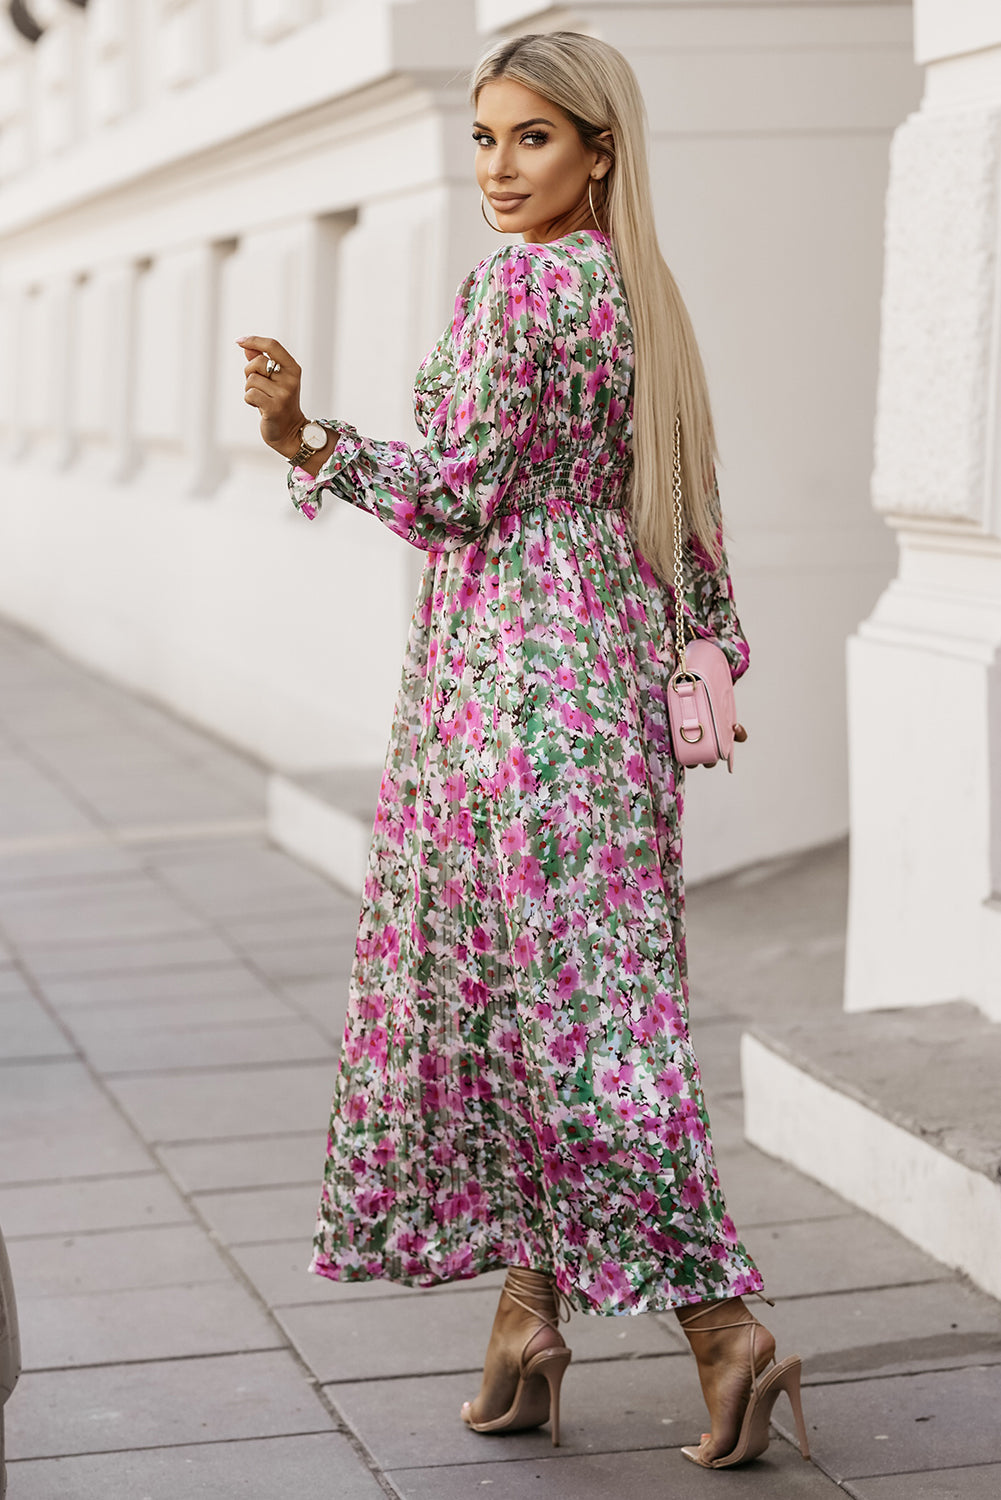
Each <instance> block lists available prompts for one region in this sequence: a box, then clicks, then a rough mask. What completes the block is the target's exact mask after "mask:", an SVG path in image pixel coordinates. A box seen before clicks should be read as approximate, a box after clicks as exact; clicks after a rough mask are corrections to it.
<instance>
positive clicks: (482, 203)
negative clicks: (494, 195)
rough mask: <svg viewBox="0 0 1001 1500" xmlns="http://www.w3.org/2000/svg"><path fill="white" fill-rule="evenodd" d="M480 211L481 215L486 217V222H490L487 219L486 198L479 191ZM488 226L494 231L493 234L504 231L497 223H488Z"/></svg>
mask: <svg viewBox="0 0 1001 1500" xmlns="http://www.w3.org/2000/svg"><path fill="white" fill-rule="evenodd" d="M480 213H481V214H482V215H483V217H484V219H486V221H487V223H488V224H490V220H489V219H487V210H486V200H485V198H484V197H483V193H482V192H481V193H480ZM490 228H491V229H492V230H493V231H494V233H495V234H503V233H504V231H503V229H502V228H501V227H500V225H499V224H490Z"/></svg>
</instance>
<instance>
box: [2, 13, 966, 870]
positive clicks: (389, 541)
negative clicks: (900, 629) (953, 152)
mask: <svg viewBox="0 0 1001 1500" xmlns="http://www.w3.org/2000/svg"><path fill="white" fill-rule="evenodd" d="M964 3H965V0H964ZM24 9H26V10H27V11H28V12H30V14H31V15H32V16H33V17H34V18H35V19H36V20H37V23H38V26H39V28H41V29H42V34H41V36H40V37H39V39H38V40H37V41H35V42H33V43H32V42H29V41H28V40H27V39H26V38H25V37H23V36H21V35H19V34H18V33H17V31H16V30H15V27H14V26H13V25H12V24H11V23H10V21H9V20H8V18H7V16H6V14H3V13H2V12H0V329H2V336H3V337H2V348H3V351H4V355H3V358H2V360H0V382H2V391H0V612H2V613H3V614H5V615H6V616H8V617H10V618H12V619H14V620H17V621H19V622H22V623H23V624H24V625H26V626H28V627H30V628H32V629H34V630H37V631H39V632H40V633H41V634H43V635H44V636H45V637H47V638H48V639H50V640H52V641H53V642H55V643H56V644H57V645H58V646H59V647H60V648H62V649H64V650H66V651H68V652H70V653H71V654H73V655H74V656H76V657H77V658H79V659H81V660H83V661H84V662H86V663H88V664H90V665H92V666H94V667H96V668H97V669H99V670H100V671H102V672H105V673H107V674H109V675H110V676H112V677H113V678H115V679H116V680H118V681H120V682H123V683H126V684H129V685H133V686H135V687H137V688H139V689H141V690H142V691H143V692H146V693H148V694H150V695H152V696H153V697H155V698H156V699H158V700H160V701H162V702H165V703H167V704H169V705H170V706H172V707H173V708H175V709H176V710H177V711H179V712H180V713H182V714H184V715H186V716H188V717H189V718H191V719H192V720H194V721H196V722H198V723H200V724H202V725H205V726H207V727H209V728H210V729H212V730H214V731H216V732H217V733H218V734H220V735H221V736H223V737H225V738H226V739H228V740H230V741H232V742H234V743H235V744H238V745H240V746H242V747H244V748H246V749H247V750H249V751H251V752H252V753H254V754H255V755H257V756H259V757H260V758H262V759H263V760H264V761H265V762H267V763H269V764H271V765H273V766H274V767H276V768H278V769H281V770H286V771H303V770H311V769H314V768H323V767H335V768H336V767H357V766H376V765H378V763H379V762H380V761H381V758H382V753H383V747H384V744H385V739H386V735H387V732H388V725H389V717H390V713H391V709H392V702H393V697H394V694H395V689H396V682H397V677H398V672H399V663H400V656H401V649H402V642H403V638H404V634H405V630H406V626H407V622H408V619H409V614H410V608H411V601H412V597H413V592H414V585H415V580H416V576H417V571H418V569H419V568H420V566H421V564H422V561H423V559H422V557H421V555H420V554H418V553H416V552H412V551H411V550H410V549H408V548H407V547H406V546H405V545H404V544H402V543H400V542H399V541H397V539H395V538H394V537H392V536H390V535H389V534H388V533H384V532H383V531H382V530H381V528H379V526H378V525H377V524H376V523H375V522H373V521H372V520H370V519H369V518H367V517H365V516H363V515H360V514H358V513H357V512H355V511H354V510H353V509H352V508H351V507H348V506H342V507H339V508H337V509H335V510H332V511H331V510H330V509H329V508H328V509H327V510H325V511H324V514H323V516H322V517H321V519H320V520H319V521H318V522H316V523H313V524H310V523H309V522H306V521H304V520H302V519H301V518H300V517H298V516H296V515H295V514H294V513H293V512H292V510H291V507H290V505H289V504H288V501H287V499H286V497H285V492H284V464H283V462H282V461H281V460H280V459H278V458H277V457H276V456H275V455H274V454H273V453H270V452H269V451H268V450H266V449H265V448H264V447H263V445H262V444H261V443H260V441H259V439H258V436H257V431H256V421H255V415H254V413H253V411H252V410H251V409H250V408H249V407H246V406H245V405H244V404H243V400H242V388H243V377H242V363H243V356H242V353H241V351H239V350H238V349H237V346H236V344H235V342H234V341H235V339H236V338H237V337H239V336H240V335H244V334H253V333H269V334H272V335H274V336H276V337H278V338H279V339H280V340H281V341H282V342H283V343H284V344H286V345H287V346H288V347H289V348H290V349H291V350H292V351H293V353H294V354H295V356H296V358H297V359H298V360H299V362H300V364H301V365H302V366H303V369H304V371H305V379H304V406H305V409H306V411H307V412H308V413H311V414H315V415H318V416H326V415H334V416H339V417H342V418H344V419H345V420H348V421H351V422H353V423H355V425H356V426H357V427H358V428H359V429H360V430H361V431H362V432H364V433H369V434H371V435H373V436H379V437H386V436H395V437H411V438H416V433H415V429H414V427H413V423H412V419H411V414H410V385H411V380H412V376H413V371H414V370H415V369H416V367H417V365H418V363H419V361H420V359H421V357H422V355H423V353H424V351H425V349H426V348H427V347H428V346H429V345H430V344H431V343H432V342H433V340H434V339H435V337H436V336H437V334H438V332H439V331H440V329H441V327H442V326H443V325H444V324H445V323H446V321H447V320H448V318H449V316H450V312H451V305H452V299H453V296H454V290H455V287H456V285H457V284H458V282H459V281H460V280H461V278H462V277H463V276H464V274H465V273H466V271H467V270H468V269H469V267H470V266H471V265H472V264H473V263H475V261H477V260H478V259H479V258H480V257H481V256H483V255H484V254H487V253H489V251H490V250H492V249H493V248H494V246H495V244H496V243H497V239H496V236H494V235H492V233H491V231H490V230H489V229H488V228H487V227H486V226H485V225H484V223H483V221H482V219H481V217H480V213H479V206H478V193H477V190H476V188H475V184H474V178H473V171H472V148H471V145H470V142H469V139H468V128H469V123H470V118H471V116H470V109H469V106H468V102H467V98H466V80H467V78H468V74H469V71H470V69H471V67H472V65H473V63H474V62H475V59H476V57H477V56H478V54H479V53H480V51H481V50H482V49H483V48H484V47H485V46H486V45H487V44H488V43H489V42H490V41H491V40H493V39H494V38H495V37H497V36H499V35H504V34H508V33H513V32H516V31H523V30H540V29H555V28H558V27H567V28H572V29H577V30H588V31H592V32H593V33H595V34H597V35H600V36H602V37H605V38H606V39H607V40H609V41H611V42H613V43H614V44H615V45H617V46H618V47H620V48H621V49H622V50H623V51H624V52H625V54H626V55H627V56H628V57H629V59H630V60H631V61H632V63H633V65H634V66H635V68H636V70H637V72H638V74H639V77H640V80H641V83H642V85H643V88H644V93H645V96H646V99H647V103H648V108H649V114H650V126H651V141H650V145H651V162H652V170H653V176H654V183H655V191H656V203H657V211H658V222H659V228H660V232H661V240H662V245H663V248H664V251H665V254H666V256H667V259H668V261H669V263H670V264H671V266H672V268H673V270H674V271H675V274H676V275H677V277H678V279H679V281H680V283H681V285H682V288H683V291H684V293H685V295H686V298H687V300H688V303H689V307H690V309H691V312H692V315H693V318H694V321H695V325H696V328H697V331H698V333H699V336H700V340H701V343H702V348H703V353H704V356H705V359H706V364H707V367H708V371H709V376H710V383H711V388H712V392H713V395H714V400H715V406H716V416H717V425H718V429H719V435H720V441H721V450H722V451H721V460H722V461H721V465H720V482H721V488H722V492H723V498H724V508H725V512H726V517H727V525H728V530H729V533H730V557H731V564H732V569H733V574H734V579H735V585H736V589H737V594H738V604H739V607H740V610H741V614H742V618H743V621H744V624H745V627H746V630H747V633H748V635H749V636H750V639H751V642H752V670H751V673H750V674H749V676H748V677H747V678H746V679H745V680H744V682H743V683H742V684H741V687H740V690H739V691H740V698H739V702H740V711H741V717H742V719H743V720H744V721H745V722H746V723H747V724H748V725H749V728H750V734H751V737H750V739H749V741H748V743H747V745H745V746H743V747H741V754H740V763H739V768H738V775H736V776H734V777H733V778H729V777H726V776H724V775H722V774H720V773H719V772H717V773H716V774H715V775H714V776H712V777H709V776H706V777H700V776H693V777H692V778H691V781H690V798H689V826H688V871H689V876H690V877H697V876H699V875H707V874H711V873H717V872H720V871H723V870H726V869H731V868H735V867H737V866H740V865H743V864H746V863H748V862H750V861H753V860H758V859H762V858H767V857H769V856H772V855H776V854H780V853H783V852H787V851H792V850H796V849H801V848H806V847H809V846H811V845H814V844H818V843H822V842H825V841H828V840H831V839H834V838H837V837H838V836H840V835H841V834H843V833H844V831H845V830H846V828H847V826H848V759H847V747H846V734H845V710H846V686H845V666H844V657H845V641H846V639H847V638H848V637H849V635H850V634H851V633H852V632H853V631H854V630H855V629H856V627H857V625H858V622H859V621H860V620H862V619H863V618H864V617H866V616H869V615H871V613H872V611H873V608H874V604H875V602H876V600H877V599H878V598H879V597H880V595H881V593H882V592H883V591H884V590H885V589H886V587H887V584H888V582H889V580H890V578H891V576H892V573H893V569H894V548H893V544H892V542H893V539H892V532H891V530H890V529H889V528H888V527H887V526H886V524H885V522H884V520H883V519H882V517H880V516H879V515H877V514H876V513H875V512H874V511H873V508H872V506H871V503H870V493H869V491H870V475H871V469H872V432H873V413H874V408H875V393H876V379H877V362H878V359H877V357H878V343H879V326H880V294H881V285H882V275H883V223H884V205H885V198H886V189H887V175H888V161H889V149H890V142H891V137H892V134H893V132H894V130H895V129H896V127H897V126H898V125H900V123H901V122H902V121H903V120H905V118H906V117H907V116H908V114H909V112H910V111H911V110H913V109H914V107H915V106H916V104H917V102H918V98H919V85H920V74H919V71H918V69H917V68H916V66H915V62H914V53H913V35H912V20H913V18H912V13H911V6H910V5H909V4H907V3H899V0H884V3H873V4H869V3H856V0H827V3H820V0H772V3H769V4H759V3H757V0H731V3H729V4H719V5H717V4H714V5H706V4H704V3H702V0H688V3H681V0H636V3H629V0H618V3H617V0H603V3H598V0H578V3H569V4H565V5H558V6H556V5H545V4H540V3H538V0H89V3H87V4H84V5H80V4H76V3H71V0H30V3H29V4H28V5H27V6H26V7H24ZM983 170H986V167H984V168H983ZM887 410H889V408H887ZM891 446H892V445H891ZM881 451H882V450H881ZM881 463H882V464H883V468H882V470H881V471H880V472H886V463H885V459H881ZM894 482H895V481H894ZM879 493H880V494H884V493H886V494H888V493H889V491H888V490H886V489H885V486H884V490H882V491H880V492H879ZM881 503H882V502H881ZM883 508H884V509H886V508H888V507H887V506H886V505H885V504H884V506H883ZM889 508H891V509H892V508H897V507H896V502H894V505H893V506H890V507H889ZM964 535H965V533H964ZM984 566H985V567H990V566H993V564H990V563H987V562H985V564H984ZM853 670H854V669H853ZM857 670H858V671H861V670H862V668H861V667H857ZM790 707H791V708H792V710H793V712H794V716H795V721H796V722H797V723H801V724H803V725H804V726H809V728H808V729H804V731H803V734H802V737H801V739H800V740H799V741H797V742H793V741H791V740H790V736H789V733H788V714H789V711H790Z"/></svg>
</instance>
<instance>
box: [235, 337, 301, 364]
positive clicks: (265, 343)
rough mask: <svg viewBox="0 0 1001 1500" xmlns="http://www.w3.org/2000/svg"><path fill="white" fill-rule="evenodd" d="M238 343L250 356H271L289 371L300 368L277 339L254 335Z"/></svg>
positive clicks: (238, 340) (239, 340)
mask: <svg viewBox="0 0 1001 1500" xmlns="http://www.w3.org/2000/svg"><path fill="white" fill-rule="evenodd" d="M236 342H237V343H238V344H239V345H240V347H241V348H242V349H246V351H247V353H248V354H253V355H255V356H256V355H258V354H264V355H269V356H270V357H271V359H276V360H277V361H278V363H279V364H280V365H283V366H284V367H285V368H286V369H287V370H298V368H299V366H298V365H297V364H296V362H295V360H294V359H293V358H292V356H291V354H290V353H289V352H288V350H287V349H286V348H284V347H283V346H282V345H281V344H279V342H278V340H277V339H268V338H264V337H262V336H259V335H257V334H254V335H253V336H252V337H251V336H249V335H248V337H247V338H245V339H237V341H236Z"/></svg>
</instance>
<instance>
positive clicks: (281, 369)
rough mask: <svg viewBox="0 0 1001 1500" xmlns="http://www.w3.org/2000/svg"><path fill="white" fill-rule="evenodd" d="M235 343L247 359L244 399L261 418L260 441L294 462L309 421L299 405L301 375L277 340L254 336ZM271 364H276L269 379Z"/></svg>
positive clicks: (293, 361) (244, 370)
mask: <svg viewBox="0 0 1001 1500" xmlns="http://www.w3.org/2000/svg"><path fill="white" fill-rule="evenodd" d="M236 342H237V343H238V344H239V345H240V348H241V349H242V350H243V351H244V353H245V354H246V355H247V357H248V358H247V363H246V364H245V365H244V367H243V373H244V375H245V376H246V377H247V383H246V387H245V389H244V393H243V399H244V401H246V403H247V405H248V406H256V407H257V409H258V411H259V412H260V414H261V437H262V438H263V439H264V441H265V442H266V443H267V445H268V447H269V448H274V450H275V452H276V453H280V454H281V455H282V457H283V458H291V457H292V455H293V454H294V453H295V452H296V451H297V449H298V447H299V442H300V438H299V433H300V430H301V428H302V426H303V424H304V422H305V421H306V418H305V417H304V416H303V414H302V407H301V406H300V405H299V387H300V384H301V382H302V371H301V370H300V368H299V366H298V365H297V364H296V362H295V360H294V359H293V358H292V356H291V354H289V352H288V350H287V349H283V348H282V346H281V344H279V343H278V341H277V340H276V339H266V338H258V337H256V336H255V337H253V338H245V339H237V341H236ZM269 360H271V361H273V362H274V365H273V366H272V373H271V374H270V375H269V374H268V373H267V371H268V362H269ZM275 366H277V368H275Z"/></svg>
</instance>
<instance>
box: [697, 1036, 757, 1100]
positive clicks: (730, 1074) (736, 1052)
mask: <svg viewBox="0 0 1001 1500" xmlns="http://www.w3.org/2000/svg"><path fill="white" fill-rule="evenodd" d="M746 1029H747V1027H746V1025H745V1022H744V1020H743V1018H742V1017H736V1018H734V1019H732V1020H729V1019H728V1020H720V1021H714V1022H711V1023H710V1022H707V1021H701V1022H699V1021H697V1020H693V1022H692V1042H693V1044H694V1047H695V1055H696V1057H697V1058H698V1060H699V1071H700V1073H701V1074H702V1085H703V1088H704V1089H705V1095H706V1102H707V1104H708V1105H709V1112H710V1115H711V1114H712V1112H713V1109H714V1106H715V1105H716V1104H717V1103H718V1102H719V1100H720V1099H722V1098H723V1097H724V1096H734V1095H739V1094H740V1092H741V1078H740V1038H741V1036H742V1035H743V1033H744V1032H745V1031H746Z"/></svg>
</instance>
